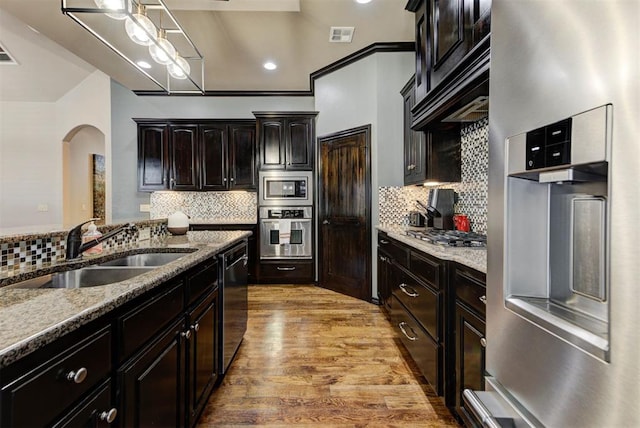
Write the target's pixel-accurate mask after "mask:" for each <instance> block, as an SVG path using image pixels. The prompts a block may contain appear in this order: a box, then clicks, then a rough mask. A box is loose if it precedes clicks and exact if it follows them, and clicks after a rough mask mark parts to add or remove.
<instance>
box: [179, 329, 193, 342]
mask: <svg viewBox="0 0 640 428" xmlns="http://www.w3.org/2000/svg"><path fill="white" fill-rule="evenodd" d="M180 336H182V337H184V338H185V339H187V340H189V339H190V338H191V330H187V331H183V332H182V333H180Z"/></svg>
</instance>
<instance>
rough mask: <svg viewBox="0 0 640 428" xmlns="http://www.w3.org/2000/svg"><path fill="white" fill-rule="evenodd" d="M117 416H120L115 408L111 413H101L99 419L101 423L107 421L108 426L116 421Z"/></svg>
mask: <svg viewBox="0 0 640 428" xmlns="http://www.w3.org/2000/svg"><path fill="white" fill-rule="evenodd" d="M116 416H118V411H117V410H116V409H115V408H113V409H111V410H109V411H104V412H102V413H100V414H99V415H98V418H100V420H101V421H105V422H107V423H108V424H110V423H112V422H113V421H115V420H116Z"/></svg>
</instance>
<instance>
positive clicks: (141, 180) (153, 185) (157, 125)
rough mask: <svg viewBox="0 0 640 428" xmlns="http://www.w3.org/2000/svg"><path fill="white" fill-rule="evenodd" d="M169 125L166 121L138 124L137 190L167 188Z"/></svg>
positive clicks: (148, 190) (146, 190) (149, 190)
mask: <svg viewBox="0 0 640 428" xmlns="http://www.w3.org/2000/svg"><path fill="white" fill-rule="evenodd" d="M168 128H169V126H168V125H167V123H166V122H145V123H139V124H138V190H140V191H141V192H152V191H155V190H164V189H167V188H168V186H169V184H168V182H167V171H168V168H169V130H168Z"/></svg>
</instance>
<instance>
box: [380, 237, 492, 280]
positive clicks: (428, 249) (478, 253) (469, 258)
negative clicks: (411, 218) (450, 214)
mask: <svg viewBox="0 0 640 428" xmlns="http://www.w3.org/2000/svg"><path fill="white" fill-rule="evenodd" d="M376 228H377V229H378V230H379V231H381V232H385V233H386V234H387V235H389V237H391V238H393V239H395V240H397V241H400V242H402V243H403V244H406V245H409V246H410V247H412V248H415V249H417V250H420V251H422V252H424V253H427V254H429V255H431V256H434V257H437V258H439V259H440V260H448V261H454V262H457V263H460V264H462V265H464V266H467V267H470V268H472V269H475V270H477V271H480V272H482V273H487V249H486V248H485V247H479V248H469V247H447V246H443V245H435V244H430V243H428V242H425V241H422V240H420V239H416V238H413V237H411V236H407V234H406V230H407V228H406V227H402V226H388V225H384V226H383V225H378V226H376Z"/></svg>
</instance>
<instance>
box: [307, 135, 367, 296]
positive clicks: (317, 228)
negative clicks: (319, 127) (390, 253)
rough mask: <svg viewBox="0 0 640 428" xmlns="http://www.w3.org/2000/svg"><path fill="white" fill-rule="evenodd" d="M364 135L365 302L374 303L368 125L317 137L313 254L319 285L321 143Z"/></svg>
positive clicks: (320, 260)
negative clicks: (314, 240) (366, 289)
mask: <svg viewBox="0 0 640 428" xmlns="http://www.w3.org/2000/svg"><path fill="white" fill-rule="evenodd" d="M361 133H364V140H365V149H366V150H365V153H366V155H365V165H366V169H367V170H366V171H365V187H366V188H365V210H366V213H365V219H366V227H367V233H366V236H367V244H366V258H367V260H366V268H367V278H366V281H367V284H368V287H369V296H368V298H367V301H369V302H372V303H375V299H374V297H373V278H372V270H373V267H372V263H373V261H372V254H371V245H372V235H371V227H372V226H371V223H372V219H371V216H372V209H371V196H372V189H371V124H368V125H362V126H358V127H355V128H349V129H345V130H342V131H337V132H333V133H331V134H326V135H322V136H319V137H317V141H316V160H317V161H316V162H317V165H316V173H315V180H314V181H315V183H314V185H315V188H316V189H317V191H316V195H315V197H314V199H315V205H316V207H317V209H316V213H315V236H316V237H317V238H316V245H315V254H316V255H317V256H316V263H317V266H316V283H317V284H319V283H320V281H321V279H322V278H321V275H322V272H323V271H322V267H323V260H322V251H321V250H320V249H321V244H322V236H321V233H320V218H321V217H322V215H323V212H322V205H321V204H320V195H322V192H323V190H324V189H323V187H322V183H321V182H320V175H321V172H322V143H324V142H326V141H331V140H337V139H340V138H344V137H349V136H351V135H356V134H361Z"/></svg>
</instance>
